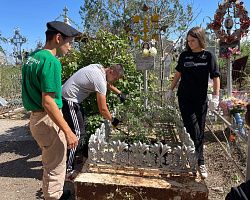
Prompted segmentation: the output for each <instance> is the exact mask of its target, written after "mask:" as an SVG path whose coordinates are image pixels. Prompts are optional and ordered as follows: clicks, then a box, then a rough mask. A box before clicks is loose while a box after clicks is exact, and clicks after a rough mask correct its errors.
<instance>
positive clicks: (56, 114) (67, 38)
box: [22, 21, 80, 200]
mask: <svg viewBox="0 0 250 200" xmlns="http://www.w3.org/2000/svg"><path fill="white" fill-rule="evenodd" d="M47 28H48V29H47V31H46V33H45V34H46V44H45V46H44V48H43V49H41V50H37V51H35V52H33V53H31V54H30V56H29V57H28V59H27V61H26V62H25V63H24V65H23V68H22V100H23V105H24V107H25V108H26V109H27V110H29V111H31V116H30V130H31V133H32V136H33V137H34V139H35V140H36V142H37V143H38V145H39V146H40V148H41V149H42V163H43V187H42V188H43V194H44V198H45V199H46V200H58V199H60V200H62V199H68V198H69V196H70V193H69V191H64V192H63V185H64V181H65V174H66V152H67V148H68V149H72V148H75V147H76V146H77V144H78V139H77V137H76V135H75V134H74V133H73V132H72V131H71V129H70V127H69V126H68V124H67V122H66V121H65V120H64V118H63V116H62V113H61V111H60V109H61V108H62V94H61V93H62V92H61V64H60V61H59V60H58V59H57V58H56V55H60V56H62V55H65V54H66V53H67V52H68V51H69V50H70V48H71V42H72V40H73V38H74V37H75V36H77V35H79V34H80V32H78V31H77V30H76V29H74V28H73V27H71V26H69V25H68V24H66V23H63V22H59V21H52V22H48V23H47Z"/></svg>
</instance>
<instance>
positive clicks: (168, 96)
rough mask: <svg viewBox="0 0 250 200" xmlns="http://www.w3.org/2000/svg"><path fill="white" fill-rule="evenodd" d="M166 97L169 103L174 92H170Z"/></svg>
mask: <svg viewBox="0 0 250 200" xmlns="http://www.w3.org/2000/svg"><path fill="white" fill-rule="evenodd" d="M165 97H166V100H167V101H169V100H170V99H171V98H172V97H173V90H169V91H168V92H167V94H166V96H165Z"/></svg>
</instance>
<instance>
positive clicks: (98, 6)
mask: <svg viewBox="0 0 250 200" xmlns="http://www.w3.org/2000/svg"><path fill="white" fill-rule="evenodd" d="M145 4H146V5H147V6H148V7H149V10H148V13H149V14H151V15H152V14H153V13H157V14H158V15H159V16H160V21H161V23H160V28H162V29H163V30H164V31H165V35H166V37H168V36H170V34H176V35H177V34H178V32H181V33H182V32H183V31H185V30H187V29H188V28H189V26H190V24H191V22H192V20H193V12H192V6H191V4H187V7H186V8H184V6H183V5H182V4H181V3H180V2H179V0H169V1H166V0H159V1H150V0H147V1H145ZM142 7H143V3H142V2H141V1H137V0H126V1H122V0H107V1H104V0H95V1H93V0H84V1H83V5H82V6H81V8H80V14H81V17H82V20H83V25H84V28H85V31H86V32H89V33H91V34H94V33H95V32H96V31H97V30H99V29H100V28H101V29H105V30H109V31H112V32H114V33H119V32H120V31H121V30H122V29H124V27H127V26H128V25H131V24H132V16H134V15H137V14H140V15H143V12H142V10H141V9H142ZM132 29H133V27H132ZM133 31H135V30H133Z"/></svg>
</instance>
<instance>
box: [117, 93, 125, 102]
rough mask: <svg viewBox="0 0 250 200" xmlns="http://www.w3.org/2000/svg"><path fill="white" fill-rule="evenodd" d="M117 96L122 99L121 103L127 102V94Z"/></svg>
mask: <svg viewBox="0 0 250 200" xmlns="http://www.w3.org/2000/svg"><path fill="white" fill-rule="evenodd" d="M117 96H118V97H119V98H120V101H121V103H124V102H125V100H126V94H123V93H121V94H118V95H117Z"/></svg>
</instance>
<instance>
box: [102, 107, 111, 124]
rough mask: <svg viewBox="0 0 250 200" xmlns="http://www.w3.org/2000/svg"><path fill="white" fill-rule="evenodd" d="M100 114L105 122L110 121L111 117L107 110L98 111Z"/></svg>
mask: <svg viewBox="0 0 250 200" xmlns="http://www.w3.org/2000/svg"><path fill="white" fill-rule="evenodd" d="M99 112H100V114H101V115H102V116H103V117H104V118H105V119H107V120H109V121H112V115H111V114H110V112H109V110H108V108H101V109H99Z"/></svg>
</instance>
